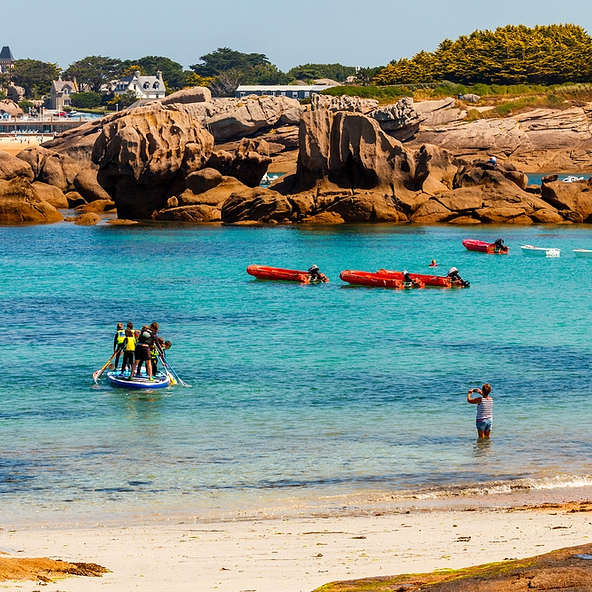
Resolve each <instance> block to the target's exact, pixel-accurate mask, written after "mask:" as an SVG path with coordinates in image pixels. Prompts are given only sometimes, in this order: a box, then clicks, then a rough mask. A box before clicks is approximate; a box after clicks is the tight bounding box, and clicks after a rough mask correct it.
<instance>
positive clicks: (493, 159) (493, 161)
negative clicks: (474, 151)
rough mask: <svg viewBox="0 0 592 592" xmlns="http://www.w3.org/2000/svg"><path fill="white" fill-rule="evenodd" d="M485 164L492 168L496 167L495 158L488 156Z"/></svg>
mask: <svg viewBox="0 0 592 592" xmlns="http://www.w3.org/2000/svg"><path fill="white" fill-rule="evenodd" d="M487 164H488V165H490V166H492V167H495V166H497V158H496V157H495V156H490V157H489V160H488V161H487Z"/></svg>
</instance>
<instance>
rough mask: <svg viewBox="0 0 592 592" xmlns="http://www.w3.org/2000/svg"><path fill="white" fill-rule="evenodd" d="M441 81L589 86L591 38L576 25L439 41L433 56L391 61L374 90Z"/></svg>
mask: <svg viewBox="0 0 592 592" xmlns="http://www.w3.org/2000/svg"><path fill="white" fill-rule="evenodd" d="M442 80H447V81H450V82H455V83H461V84H468V85H470V84H475V83H482V84H506V85H508V84H546V85H549V84H563V83H565V82H591V81H592V38H591V37H590V36H589V35H588V33H586V31H585V30H584V29H583V28H582V27H579V26H577V25H569V24H568V25H549V26H537V27H534V28H530V27H526V26H524V25H518V26H513V25H508V26H506V27H500V28H497V29H496V30H495V31H475V32H473V33H471V34H470V35H468V36H467V35H463V36H461V37H459V38H458V39H457V40H456V41H451V40H450V39H445V40H444V41H442V42H441V43H440V45H439V46H438V48H437V49H436V51H434V52H426V51H420V52H419V53H418V54H416V55H415V56H413V57H412V58H411V59H407V58H403V59H400V60H396V61H392V62H391V63H390V64H389V65H388V66H386V67H385V68H383V69H382V70H381V71H380V72H379V73H378V74H376V75H375V76H374V78H373V79H372V82H373V83H374V84H377V85H393V84H421V83H430V82H437V81H442Z"/></svg>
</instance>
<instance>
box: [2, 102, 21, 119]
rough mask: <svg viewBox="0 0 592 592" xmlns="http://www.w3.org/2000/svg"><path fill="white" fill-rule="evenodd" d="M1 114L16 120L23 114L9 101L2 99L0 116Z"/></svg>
mask: <svg viewBox="0 0 592 592" xmlns="http://www.w3.org/2000/svg"><path fill="white" fill-rule="evenodd" d="M3 113H6V114H7V115H10V117H13V118H16V117H21V116H22V115H24V113H25V112H24V111H23V110H22V109H21V108H20V107H19V106H18V105H17V104H16V103H15V102H14V101H12V100H11V99H3V100H1V101H0V115H1V114H3Z"/></svg>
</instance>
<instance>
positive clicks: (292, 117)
mask: <svg viewBox="0 0 592 592" xmlns="http://www.w3.org/2000/svg"><path fill="white" fill-rule="evenodd" d="M222 101H229V102H226V103H224V102H222ZM210 105H212V107H209V106H210ZM193 107H194V108H193V109H192V110H189V109H188V107H187V109H188V111H189V112H190V113H191V114H192V115H193V116H194V117H197V118H200V113H199V111H203V117H204V118H205V122H206V125H207V128H208V130H209V131H210V132H211V133H212V134H213V136H214V138H215V139H216V142H224V141H226V140H228V139H231V138H237V137H238V138H241V137H244V136H250V135H253V134H254V133H255V132H257V131H259V130H261V129H265V128H271V127H279V126H282V125H295V124H298V122H299V121H300V115H301V113H302V111H303V108H302V107H301V105H300V103H299V102H298V101H297V100H296V99H290V98H288V97H283V96H280V97H266V96H263V97H256V96H251V97H246V98H244V99H226V100H224V99H219V100H218V101H216V102H214V103H210V104H207V103H203V104H201V105H193ZM196 107H197V108H199V107H201V109H196ZM208 107H209V112H210V113H212V114H211V115H209V114H208ZM180 108H183V106H180ZM196 111H197V113H196ZM216 111H218V112H217V113H216Z"/></svg>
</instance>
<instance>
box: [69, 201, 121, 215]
mask: <svg viewBox="0 0 592 592" xmlns="http://www.w3.org/2000/svg"><path fill="white" fill-rule="evenodd" d="M114 209H115V202H114V201H112V200H110V199H95V200H94V201H91V202H90V203H86V204H83V205H81V206H77V207H76V210H77V211H78V212H82V213H83V214H88V213H89V212H94V213H95V214H99V213H101V212H108V211H111V210H114Z"/></svg>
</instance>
